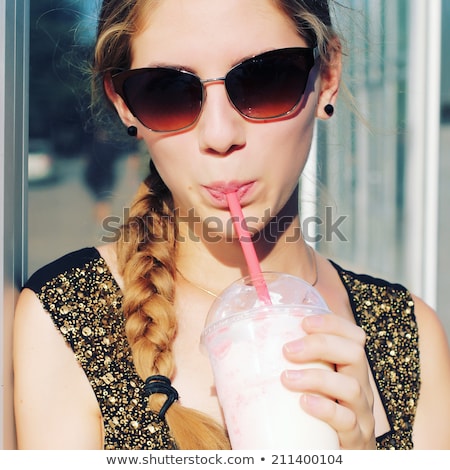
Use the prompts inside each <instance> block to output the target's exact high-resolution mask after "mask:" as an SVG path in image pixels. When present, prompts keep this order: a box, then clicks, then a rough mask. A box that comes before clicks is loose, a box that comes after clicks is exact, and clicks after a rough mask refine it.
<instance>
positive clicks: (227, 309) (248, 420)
mask: <svg viewBox="0 0 450 470" xmlns="http://www.w3.org/2000/svg"><path fill="white" fill-rule="evenodd" d="M261 276H263V279H264V281H265V283H266V285H267V288H268V290H269V293H270V298H271V302H272V305H266V304H264V303H262V302H261V300H260V299H259V297H258V293H257V290H256V289H255V287H254V285H255V282H256V283H257V282H262V280H261V278H259V279H252V278H250V277H246V278H242V279H240V280H238V281H236V282H234V283H233V284H232V285H231V286H229V287H228V288H227V289H225V290H224V291H223V292H222V293H221V294H220V296H219V297H218V298H217V299H216V300H215V302H214V303H213V305H212V306H211V309H210V311H209V313H208V316H207V319H206V324H205V329H204V331H203V333H202V337H201V343H202V345H203V346H204V347H205V349H206V351H207V353H208V356H209V359H210V362H211V366H212V369H213V373H214V378H215V385H216V389H217V394H218V398H219V401H220V404H221V406H222V410H223V413H224V417H225V422H226V426H227V430H228V433H229V437H230V441H231V447H232V448H233V449H339V442H338V437H337V434H336V432H335V431H334V429H332V428H331V427H330V426H329V425H328V424H326V423H324V422H323V421H321V420H318V419H317V418H314V417H312V416H310V415H308V414H307V413H305V412H304V411H303V409H302V408H301V406H300V403H299V399H300V393H297V392H293V391H290V390H288V389H287V388H286V387H284V386H283V385H282V383H281V379H280V375H281V373H282V371H283V370H285V369H301V368H311V367H312V368H332V367H333V366H332V365H331V364H327V363H322V362H320V363H319V362H318V363H309V364H301V365H300V364H295V363H293V362H289V361H288V360H287V359H286V358H285V357H284V355H283V352H282V347H283V345H284V344H285V343H287V342H288V341H291V340H294V339H297V338H300V337H301V336H303V335H304V334H305V333H304V332H303V330H302V327H301V323H302V319H303V318H304V317H305V316H307V315H312V314H327V313H329V309H328V307H327V305H326V303H325V301H324V300H323V298H322V297H321V296H320V294H319V292H318V291H317V290H316V289H315V288H314V287H312V286H311V285H310V284H308V283H307V282H305V281H303V280H302V279H300V278H297V277H295V276H291V275H288V274H283V273H262V275H261Z"/></svg>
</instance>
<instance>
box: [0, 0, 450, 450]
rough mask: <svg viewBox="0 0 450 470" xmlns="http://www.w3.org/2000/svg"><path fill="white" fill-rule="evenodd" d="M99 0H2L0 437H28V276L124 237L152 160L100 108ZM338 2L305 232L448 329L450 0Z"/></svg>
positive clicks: (2, 440) (309, 174)
mask: <svg viewBox="0 0 450 470" xmlns="http://www.w3.org/2000/svg"><path fill="white" fill-rule="evenodd" d="M98 3H99V2H97V1H91V0H83V1H82V0H76V1H75V0H0V62H1V63H2V66H1V67H0V73H1V74H2V77H1V78H0V122H1V123H2V126H1V127H0V158H1V160H2V167H3V172H2V173H1V176H0V178H1V180H0V183H1V184H0V190H1V192H2V198H3V199H2V204H1V205H0V229H1V230H2V234H3V245H2V246H1V253H0V259H1V260H2V263H1V272H0V276H1V277H0V280H1V284H0V288H1V289H2V290H1V296H2V310H1V311H0V324H1V331H2V339H0V342H1V343H2V347H1V348H0V367H2V369H1V375H0V377H1V379H0V380H1V383H0V385H1V386H0V413H1V415H2V423H3V426H2V428H1V429H0V448H2V447H3V448H13V447H14V437H13V435H14V428H13V416H12V407H11V403H12V388H11V383H12V365H11V331H12V316H13V309H14V302H15V299H16V298H17V293H18V290H19V288H20V285H21V284H22V282H23V281H24V280H25V279H26V278H27V277H28V276H29V274H31V273H32V272H33V271H35V270H36V269H37V268H38V267H40V266H42V265H43V264H45V263H47V262H49V261H51V260H53V259H55V258H56V257H58V256H60V255H62V254H64V253H66V252H68V251H71V250H74V249H78V248H80V247H83V246H88V245H91V246H92V245H98V244H99V243H103V242H104V241H105V240H107V239H108V238H109V237H111V236H112V235H113V234H114V228H117V227H118V226H119V225H120V223H121V222H122V220H123V218H124V216H125V215H126V208H127V207H129V204H130V200H131V198H132V195H133V193H134V192H135V190H136V188H137V185H138V184H139V181H140V180H141V179H142V178H143V177H144V176H145V173H146V168H147V164H148V156H147V155H146V154H145V151H142V149H140V148H135V147H133V146H131V147H130V146H129V144H128V143H127V142H129V138H127V136H126V135H125V133H124V139H125V140H124V142H125V143H124V144H120V143H119V142H117V145H115V146H114V147H113V148H111V147H108V146H105V145H103V143H104V141H103V140H102V136H101V135H100V136H99V135H96V134H95V133H94V132H93V126H92V122H91V121H90V120H89V112H88V103H89V101H88V99H89V90H88V86H87V81H86V71H87V70H86V69H85V59H86V58H88V57H89V55H90V53H91V50H90V47H91V45H92V40H93V37H94V33H95V22H96V9H95V8H96V5H97V4H98ZM339 3H341V4H343V5H345V6H346V7H349V9H347V8H336V11H335V17H336V19H337V21H338V23H339V24H340V25H341V27H340V29H341V30H342V34H343V36H344V37H345V38H346V49H347V51H348V53H347V55H346V56H345V58H344V61H345V75H344V82H343V83H344V89H343V91H342V92H341V96H340V98H339V102H338V105H337V109H336V114H335V116H334V117H333V119H331V120H330V121H327V122H326V123H319V124H318V126H317V129H316V138H315V143H314V146H313V149H312V152H311V158H310V161H309V163H308V167H307V169H306V172H305V175H304V177H302V182H301V185H302V216H303V221H304V231H305V236H306V238H307V241H309V242H310V243H311V244H313V245H315V246H316V248H317V249H318V250H319V251H321V252H322V253H324V254H325V255H327V256H329V257H330V258H333V259H335V260H336V261H338V262H339V263H341V264H342V265H344V266H346V267H349V268H350V269H354V270H356V271H360V272H366V273H370V274H372V275H375V276H381V277H384V278H387V279H389V280H392V281H394V282H400V283H403V284H405V285H406V286H408V287H409V288H410V289H411V290H412V291H413V292H414V293H416V294H418V295H420V296H422V297H423V298H424V299H425V300H426V301H427V302H428V303H430V304H431V305H432V306H433V307H435V308H436V309H437V310H438V313H439V315H440V317H441V319H442V321H443V323H444V325H445V327H446V329H447V332H448V334H449V335H450V313H449V312H448V300H447V298H446V294H447V293H448V291H449V290H450V278H449V275H448V274H447V269H448V267H449V266H450V248H449V244H448V242H447V240H448V238H449V233H450V212H449V207H450V185H449V184H448V181H450V155H449V149H450V56H449V54H448V50H447V46H448V45H449V44H450V0H340V2H339ZM345 89H347V92H345ZM11 110H14V112H11ZM355 110H357V112H355ZM127 139H128V140H127ZM100 154H102V157H101V158H100ZM108 156H110V158H108ZM124 208H125V209H124ZM105 219H106V220H107V223H106V224H105Z"/></svg>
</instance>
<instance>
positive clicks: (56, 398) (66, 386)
mask: <svg viewBox="0 0 450 470" xmlns="http://www.w3.org/2000/svg"><path fill="white" fill-rule="evenodd" d="M14 322H15V324H14V401H15V415H16V427H17V440H18V447H19V449H101V448H102V447H103V445H102V429H103V428H102V421H101V415H100V411H99V408H98V404H97V400H96V398H95V395H94V393H93V391H92V388H91V387H90V384H89V381H88V379H87V377H86V375H85V374H84V372H83V370H82V368H81V367H80V366H79V364H78V362H77V361H76V358H75V356H74V353H73V352H72V350H71V349H70V347H69V346H68V345H67V343H66V342H65V341H64V338H63V337H62V335H61V334H60V333H59V332H58V331H57V329H56V328H55V326H54V324H53V323H52V321H51V318H50V315H49V314H48V313H47V312H45V310H44V309H43V307H42V305H41V304H40V302H39V300H38V298H37V297H36V294H35V293H34V292H33V291H31V290H29V289H24V290H23V291H22V293H21V294H20V296H19V300H18V304H17V308H16V313H15V320H14Z"/></svg>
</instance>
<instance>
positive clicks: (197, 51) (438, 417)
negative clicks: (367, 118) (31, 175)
mask: <svg viewBox="0 0 450 470" xmlns="http://www.w3.org/2000/svg"><path fill="white" fill-rule="evenodd" d="M340 56H341V47H340V41H339V39H338V37H337V35H336V34H335V32H334V30H333V28H332V26H331V22H330V16H329V7H328V4H327V1H326V0H164V1H161V0H153V1H152V0H126V1H124V0H109V1H106V0H105V1H104V2H103V6H102V10H101V15H100V21H99V26H98V38H97V44H96V54H95V61H94V82H95V84H96V85H97V88H95V90H94V91H95V92H96V95H98V92H99V90H100V91H101V92H103V91H104V93H105V95H106V98H107V100H108V102H109V103H110V104H111V105H112V106H113V109H114V110H115V111H116V112H117V115H118V116H119V118H120V120H121V122H122V124H123V125H124V126H125V127H126V128H127V129H128V133H129V134H130V135H131V136H132V137H133V138H138V139H142V140H143V141H144V142H145V144H146V145H147V147H148V149H149V152H150V154H151V156H152V163H151V173H150V175H149V177H148V178H147V179H146V181H145V183H143V184H142V186H141V188H140V189H139V192H138V194H137V196H136V199H135V202H134V205H133V208H132V213H131V217H130V219H129V221H128V223H127V224H126V225H125V227H124V228H123V232H122V234H121V237H120V240H118V242H117V243H115V244H110V245H105V246H101V247H99V248H98V249H94V248H86V249H82V250H80V251H78V252H75V253H71V254H69V255H67V256H65V257H63V258H62V259H59V260H57V261H55V262H54V263H52V264H50V265H49V266H46V267H45V268H43V269H41V270H40V271H39V272H38V273H36V274H35V275H34V276H33V277H32V278H31V279H30V281H29V282H28V284H27V285H26V288H25V289H24V290H23V292H22V294H21V296H20V300H19V304H18V306H17V314H16V328H15V394H16V417H17V432H18V442H19V446H20V448H41V449H42V448H64V449H69V448H75V449H82V448H83V449H101V448H105V449H154V448H156V449H171V448H181V449H205V448H217V449H226V448H229V442H228V439H227V434H226V429H225V423H224V420H223V416H222V412H221V408H220V404H219V402H218V399H217V396H216V394H215V391H214V381H213V377H212V374H211V369H210V366H209V363H208V359H207V357H206V356H205V355H203V354H202V353H201V352H200V351H199V348H198V344H199V337H200V333H201V331H202V329H203V325H204V322H205V317H206V314H207V311H208V309H209V307H210V305H211V303H212V302H213V300H214V298H215V296H216V295H217V293H219V292H220V291H221V290H223V289H224V288H225V287H227V286H228V285H229V284H231V283H232V282H233V281H234V280H236V279H237V278H240V277H242V276H244V275H246V274H247V266H246V263H245V259H244V256H243V253H242V250H241V246H240V243H239V240H238V237H237V235H236V233H235V232H234V231H233V229H232V224H231V223H230V215H229V213H228V209H227V203H226V193H227V192H229V191H236V193H237V195H238V197H239V200H240V203H241V205H242V207H243V211H244V215H245V216H246V218H247V219H248V220H249V221H251V223H250V230H251V231H252V232H253V233H254V241H255V247H256V250H257V253H258V256H259V259H260V261H261V266H262V269H263V270H264V271H280V272H286V273H290V274H292V275H295V276H298V277H301V278H303V279H305V280H306V281H308V282H309V283H311V284H314V285H315V287H316V288H317V289H318V290H319V292H320V293H321V294H322V295H323V297H324V298H325V300H326V302H327V303H328V305H329V307H330V309H331V310H332V311H333V314H332V315H327V316H325V317H320V318H319V317H314V316H313V317H310V318H308V319H305V321H304V322H303V326H304V329H305V330H306V331H307V332H308V333H309V334H308V335H307V336H306V337H304V338H303V339H298V340H296V341H292V342H290V343H288V344H286V345H285V346H284V349H283V352H284V354H285V356H286V357H287V358H288V359H289V360H290V361H292V370H286V371H284V372H283V373H282V375H281V379H280V380H281V381H282V382H283V384H284V386H286V387H287V388H289V389H291V390H294V391H297V392H305V393H304V394H303V395H302V398H301V399H300V400H299V407H302V408H303V409H304V410H306V411H307V412H308V413H310V414H311V415H314V416H316V417H318V418H319V419H321V420H323V421H325V422H326V423H328V424H330V425H331V426H332V427H333V428H334V429H335V430H336V432H337V434H338V436H339V442H340V446H341V448H342V449H375V448H399V449H410V448H413V447H415V448H427V449H431V448H441V449H443V448H450V424H449V423H450V400H449V398H448V397H449V396H450V355H449V349H448V344H447V340H446V336H445V333H444V331H443V328H442V326H441V324H440V323H439V321H438V318H437V316H436V314H435V312H434V311H433V310H432V309H431V308H429V307H428V306H427V305H425V304H424V303H423V302H422V301H421V300H420V299H418V298H417V297H414V296H413V295H412V294H410V293H409V292H408V291H407V290H406V289H405V288H403V287H402V286H400V285H397V284H390V283H388V282H385V281H383V280H380V279H374V278H371V277H369V276H364V275H356V274H354V273H351V272H349V271H346V270H344V269H342V268H340V267H339V266H337V265H335V264H334V263H332V262H330V261H329V260H327V259H325V258H322V257H321V256H319V255H318V254H316V253H315V252H314V251H313V250H312V249H311V248H310V247H308V245H307V244H306V243H305V241H304V240H303V239H302V238H301V237H298V236H296V234H298V233H301V230H300V218H299V205H298V196H299V194H298V181H299V177H300V175H301V173H302V170H303V168H304V166H305V163H306V160H307V155H308V152H309V149H310V145H311V140H312V134H313V126H314V121H315V119H329V118H330V117H331V116H332V114H333V106H334V105H335V103H336V98H337V95H338V90H339V82H340V75H341V60H340V59H341V57H340ZM98 85H100V86H98ZM267 214H270V217H268V215H267ZM212 221H213V222H214V224H212ZM287 222H288V223H287ZM293 239H295V240H296V241H295V242H292V240H293ZM55 327H56V328H55ZM311 360H324V361H328V362H330V363H333V364H335V370H334V371H325V370H320V371H319V370H314V369H307V370H304V371H302V373H301V374H300V373H299V372H296V370H295V369H296V365H298V364H301V363H303V362H308V361H311ZM158 376H163V379H161V378H160V377H158ZM155 383H156V385H155ZM177 396H179V398H178V399H177ZM255 425H256V426H257V423H255Z"/></svg>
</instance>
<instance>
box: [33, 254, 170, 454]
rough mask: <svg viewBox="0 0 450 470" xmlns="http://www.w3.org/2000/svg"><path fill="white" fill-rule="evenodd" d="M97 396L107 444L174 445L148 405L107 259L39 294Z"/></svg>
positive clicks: (137, 446)
mask: <svg viewBox="0 0 450 470" xmlns="http://www.w3.org/2000/svg"><path fill="white" fill-rule="evenodd" d="M38 296H39V298H40V300H41V302H42V304H43V305H44V307H45V309H46V310H47V311H48V312H50V314H51V317H52V319H53V322H54V323H55V325H56V327H57V328H58V329H59V330H60V332H61V334H62V335H63V336H64V338H65V339H66V341H67V342H68V343H69V344H70V346H71V348H72V350H73V351H74V353H75V356H76V358H77V360H78V362H79V363H80V364H81V366H82V367H83V369H84V371H85V373H86V375H87V377H88V379H89V381H90V383H91V386H92V388H93V390H94V392H95V395H96V397H97V400H98V403H99V406H100V411H101V414H102V416H103V423H104V431H105V437H104V448H105V449H175V448H176V446H175V442H174V441H173V439H172V437H171V436H170V434H169V429H168V427H167V424H166V423H165V421H162V420H161V419H160V418H159V417H158V415H157V414H156V413H153V412H150V411H147V410H146V404H147V401H148V398H147V397H146V396H145V394H144V382H143V381H142V380H141V378H140V377H139V376H138V375H137V373H136V370H135V368H134V365H133V361H132V358H131V353H130V348H129V345H128V342H127V340H126V338H125V332H124V318H123V315H122V294H121V292H120V289H119V287H118V285H117V283H116V282H115V280H114V278H113V277H112V275H111V273H110V272H109V270H108V268H107V266H106V264H105V262H104V260H103V258H98V259H94V260H92V261H90V262H89V263H86V264H85V265H84V266H82V267H74V268H72V269H70V270H68V271H66V272H64V273H62V274H59V275H58V276H56V277H54V278H53V279H50V280H49V281H48V282H46V284H45V285H44V286H43V287H42V289H41V292H40V293H39V294H38Z"/></svg>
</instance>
